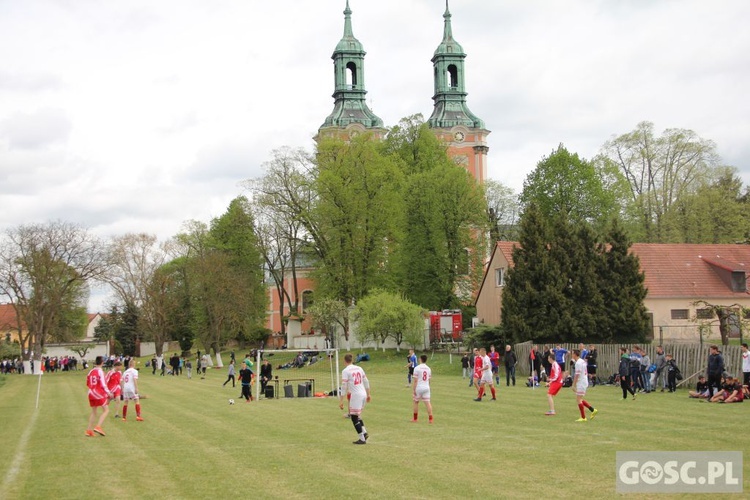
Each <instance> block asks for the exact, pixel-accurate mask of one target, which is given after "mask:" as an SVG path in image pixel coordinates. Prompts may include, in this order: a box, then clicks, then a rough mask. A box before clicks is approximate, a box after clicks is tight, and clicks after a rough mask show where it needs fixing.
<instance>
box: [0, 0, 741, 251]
mask: <svg viewBox="0 0 750 500" xmlns="http://www.w3.org/2000/svg"><path fill="white" fill-rule="evenodd" d="M344 5H345V0H314V1H313V0H274V1H272V2H269V1H259V0H210V1H209V0H147V1H146V0H128V1H125V2H115V1H105V2H101V1H95V0H57V1H55V0H0V61H1V63H0V230H4V229H6V228H8V227H12V226H16V225H19V224H22V223H30V222H44V221H47V220H50V219H62V220H66V221H71V222H76V223H79V224H82V225H84V226H86V227H89V228H90V229H91V230H92V231H93V232H95V233H96V234H99V235H101V236H109V235H114V234H124V233H127V232H149V233H154V234H157V235H158V236H159V238H160V239H166V238H168V237H170V236H172V235H174V234H176V233H177V232H178V231H179V230H180V227H181V224H182V222H183V221H185V220H188V219H198V220H203V221H209V220H210V219H211V218H212V217H216V216H218V215H220V214H221V213H223V212H224V210H225V209H226V207H227V205H228V203H229V201H230V200H231V199H232V198H234V197H235V196H237V195H238V194H241V193H242V188H241V186H240V185H239V184H240V182H241V181H242V180H244V179H248V178H253V177H258V176H260V175H262V172H263V170H262V164H263V163H264V162H265V161H267V160H268V159H269V157H270V152H271V151H272V150H273V149H275V148H279V147H281V146H292V147H304V148H307V149H312V146H313V141H312V137H313V136H314V135H315V133H316V131H317V129H318V127H319V126H320V125H321V124H322V123H323V120H324V119H325V117H326V116H327V115H328V114H329V113H330V112H331V110H332V109H333V99H332V98H331V94H332V92H333V83H334V79H333V64H332V61H331V59H330V56H331V53H332V52H333V49H334V47H335V46H336V44H337V42H338V41H339V40H340V38H341V35H342V33H343V24H344V17H343V13H342V11H343V9H344ZM350 6H351V8H352V11H353V15H352V20H353V27H354V34H355V36H356V37H357V38H358V39H359V40H360V41H361V42H362V43H363V44H364V47H365V50H366V51H367V56H366V59H365V84H366V88H367V90H368V103H369V104H370V106H371V108H372V109H373V110H374V111H375V113H376V114H377V115H378V116H380V117H381V118H382V119H383V121H384V122H385V124H386V126H391V125H395V124H396V123H397V122H398V121H399V119H401V118H403V117H405V116H408V115H412V114H416V113H422V114H423V115H424V117H425V118H427V117H428V116H429V115H430V113H431V111H432V100H431V97H432V90H433V83H432V63H431V62H430V59H431V57H432V54H433V52H434V50H435V48H436V47H437V45H438V44H439V43H440V40H441V38H442V33H443V17H442V15H443V12H444V10H445V2H444V1H443V0H377V1H373V0H367V1H366V0H350ZM450 9H451V13H452V14H453V18H452V21H453V34H454V37H455V39H456V40H457V41H458V42H459V43H460V44H461V45H462V46H463V47H464V50H465V51H466V53H467V54H468V57H467V59H466V88H467V91H468V93H469V96H468V104H469V108H470V109H471V110H472V111H473V112H474V113H475V114H476V115H477V116H479V117H480V118H481V119H483V120H484V122H485V124H486V126H487V128H488V129H490V130H491V131H492V133H491V134H490V136H489V139H488V145H489V147H490V152H489V176H490V177H491V178H494V179H497V180H499V181H501V182H503V183H504V184H506V185H509V186H510V187H512V188H514V189H515V190H516V191H520V189H521V186H522V184H523V180H524V179H525V177H526V175H527V174H528V173H529V172H530V171H531V170H532V169H533V168H534V167H535V165H536V163H537V162H538V161H539V160H540V159H541V158H542V157H543V156H544V155H547V154H549V153H550V152H551V151H552V150H553V149H554V148H556V146H557V145H558V144H559V143H563V144H565V146H566V147H567V148H568V149H569V150H570V151H573V152H577V153H578V154H579V155H581V156H583V157H585V158H591V157H593V156H594V155H595V154H596V153H597V152H598V151H599V149H600V148H601V146H602V144H603V143H604V142H605V141H606V140H608V139H609V138H610V137H611V136H613V135H614V134H618V135H619V134H622V133H625V132H629V131H631V130H633V129H634V128H635V127H636V125H637V124H638V122H640V121H644V120H648V121H651V122H653V123H654V124H655V128H656V130H657V132H658V133H661V131H663V130H664V129H666V128H686V129H692V130H694V131H695V132H696V133H697V134H698V135H700V136H701V137H703V138H705V139H711V140H713V141H714V142H715V143H716V144H717V146H718V153H719V154H720V155H721V157H722V158H723V160H724V162H725V163H726V164H728V165H732V166H735V167H737V168H738V169H739V170H740V171H741V174H742V177H743V180H744V182H745V184H746V185H747V184H750V141H749V140H748V139H749V138H750V121H749V118H748V116H749V114H750V105H749V104H750V99H749V98H748V92H749V91H750V56H749V54H750V30H749V29H748V27H747V23H748V20H749V19H750V2H748V1H746V0H736V1H728V0H727V1H725V0H673V1H666V0H631V1H615V0H602V1H593V0H592V1H582V0H581V1H579V0H566V1H558V0H452V1H451V2H450Z"/></svg>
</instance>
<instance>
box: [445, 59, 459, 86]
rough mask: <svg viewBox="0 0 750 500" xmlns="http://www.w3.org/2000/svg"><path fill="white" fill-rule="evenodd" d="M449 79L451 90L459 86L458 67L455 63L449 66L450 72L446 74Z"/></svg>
mask: <svg viewBox="0 0 750 500" xmlns="http://www.w3.org/2000/svg"><path fill="white" fill-rule="evenodd" d="M446 77H447V79H448V86H449V87H450V88H451V90H455V89H457V88H458V68H457V67H456V65H455V64H451V65H450V66H448V74H447V75H446Z"/></svg>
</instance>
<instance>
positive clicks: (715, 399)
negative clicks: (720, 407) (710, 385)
mask: <svg viewBox="0 0 750 500" xmlns="http://www.w3.org/2000/svg"><path fill="white" fill-rule="evenodd" d="M733 390H734V383H733V381H732V377H730V376H726V377H723V378H722V379H721V385H720V388H719V390H718V391H715V392H714V395H713V396H711V397H710V399H709V402H711V403H721V402H723V401H724V400H725V399H726V398H727V397H728V396H729V395H730V394H731V393H732V392H733Z"/></svg>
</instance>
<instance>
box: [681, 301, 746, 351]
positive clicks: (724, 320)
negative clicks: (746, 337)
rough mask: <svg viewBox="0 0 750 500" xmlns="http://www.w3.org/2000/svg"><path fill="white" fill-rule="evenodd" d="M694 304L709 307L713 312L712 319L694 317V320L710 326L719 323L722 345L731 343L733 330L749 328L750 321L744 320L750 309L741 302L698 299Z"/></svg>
mask: <svg viewBox="0 0 750 500" xmlns="http://www.w3.org/2000/svg"><path fill="white" fill-rule="evenodd" d="M693 306H695V307H701V308H703V309H708V310H709V311H710V312H711V314H710V318H711V319H708V320H700V319H698V318H694V321H697V322H699V323H700V324H701V326H710V325H712V324H716V323H718V325H719V334H720V335H721V345H729V335H730V333H731V332H732V330H738V331H739V330H740V329H743V330H747V329H748V324H750V322H748V321H744V320H743V318H748V317H750V309H748V308H747V307H743V306H742V305H740V304H731V305H725V304H713V303H711V302H707V301H705V300H697V301H695V302H693ZM714 318H715V319H714Z"/></svg>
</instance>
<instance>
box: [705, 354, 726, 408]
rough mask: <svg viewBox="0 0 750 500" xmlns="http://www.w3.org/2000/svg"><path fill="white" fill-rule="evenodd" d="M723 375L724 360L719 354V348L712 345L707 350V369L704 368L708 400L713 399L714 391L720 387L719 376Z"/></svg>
mask: <svg viewBox="0 0 750 500" xmlns="http://www.w3.org/2000/svg"><path fill="white" fill-rule="evenodd" d="M723 374H724V358H723V357H722V355H721V353H720V352H719V346H717V345H716V344H714V345H712V346H711V347H710V348H709V355H708V367H707V368H706V376H707V378H708V394H709V398H713V397H714V389H715V388H717V387H720V386H721V376H722V375H723Z"/></svg>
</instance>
